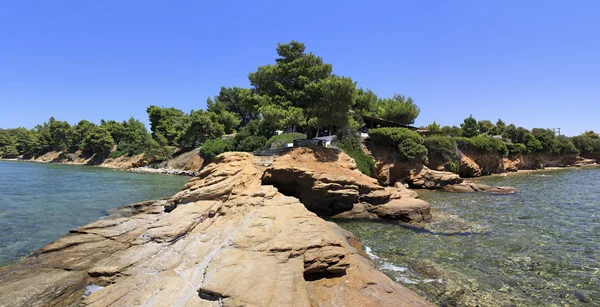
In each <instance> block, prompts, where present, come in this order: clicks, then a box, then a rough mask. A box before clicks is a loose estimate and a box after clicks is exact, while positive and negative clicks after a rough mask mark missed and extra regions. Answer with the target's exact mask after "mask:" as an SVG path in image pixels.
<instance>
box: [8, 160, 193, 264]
mask: <svg viewBox="0 0 600 307" xmlns="http://www.w3.org/2000/svg"><path fill="white" fill-rule="evenodd" d="M188 179H189V178H188V177H182V176H169V175H155V174H138V173H131V172H123V171H117V170H112V169H103V168H97V167H89V166H75V165H60V164H41V163H29V162H10V161H0V266H2V265H5V264H7V263H11V262H14V261H16V260H18V259H19V258H20V257H22V256H24V255H27V254H28V253H30V252H32V251H34V250H36V249H38V248H40V247H42V246H44V245H45V244H48V243H50V242H52V241H54V240H56V239H58V238H60V237H62V236H64V235H65V234H67V233H68V231H69V230H70V229H73V228H77V227H80V226H83V225H86V224H88V223H90V222H93V221H96V220H97V219H98V218H99V217H101V216H104V215H106V213H107V211H108V210H110V209H113V208H116V207H120V206H124V205H127V204H131V203H135V202H139V201H143V200H150V199H158V198H164V197H169V196H172V195H173V194H175V193H176V192H178V191H179V190H181V188H182V187H183V184H185V182H187V180H188Z"/></svg>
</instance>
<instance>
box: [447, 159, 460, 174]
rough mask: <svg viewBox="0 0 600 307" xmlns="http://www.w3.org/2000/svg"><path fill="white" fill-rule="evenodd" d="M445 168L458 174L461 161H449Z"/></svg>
mask: <svg viewBox="0 0 600 307" xmlns="http://www.w3.org/2000/svg"><path fill="white" fill-rule="evenodd" d="M444 168H445V169H446V170H447V171H449V172H452V173H454V174H458V172H459V171H460V162H459V161H448V162H446V163H445V164H444Z"/></svg>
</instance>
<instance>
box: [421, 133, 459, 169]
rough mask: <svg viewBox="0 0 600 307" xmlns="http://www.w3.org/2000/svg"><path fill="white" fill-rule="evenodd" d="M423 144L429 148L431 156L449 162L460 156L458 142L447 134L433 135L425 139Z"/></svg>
mask: <svg viewBox="0 0 600 307" xmlns="http://www.w3.org/2000/svg"><path fill="white" fill-rule="evenodd" d="M423 145H424V146H425V147H426V148H427V152H428V155H429V157H430V158H431V157H433V156H436V157H439V158H441V159H442V161H443V162H444V163H445V162H448V161H453V160H457V159H459V158H460V156H459V154H458V152H457V148H456V142H455V141H454V140H453V139H452V138H449V137H446V136H432V137H428V138H426V139H425V140H424V142H423Z"/></svg>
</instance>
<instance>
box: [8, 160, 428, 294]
mask: <svg viewBox="0 0 600 307" xmlns="http://www.w3.org/2000/svg"><path fill="white" fill-rule="evenodd" d="M215 161H216V163H213V164H211V165H209V166H208V167H206V168H205V169H204V170H203V171H202V173H201V175H200V176H199V177H197V178H194V179H192V180H190V182H189V183H188V184H187V185H186V186H185V188H184V190H183V191H182V192H180V193H178V194H177V195H175V196H174V197H173V198H172V199H170V200H168V201H166V202H165V201H157V202H146V203H141V204H136V205H132V206H127V207H125V208H123V209H122V210H121V212H120V213H119V210H116V212H115V211H113V214H114V216H112V217H110V218H108V219H106V220H100V221H98V222H95V223H92V224H90V225H86V226H83V227H80V228H78V229H76V230H74V231H72V232H71V233H70V234H69V235H67V236H66V237H64V238H62V239H59V240H57V241H56V242H54V243H52V244H50V245H48V246H46V247H44V248H43V249H42V250H40V251H39V252H38V253H36V255H35V256H33V257H28V258H25V259H23V260H22V261H20V262H19V263H17V264H15V265H11V266H7V267H4V268H1V269H0V302H2V305H3V306H31V305H68V306H77V305H86V306H109V305H114V306H133V305H153V306H175V305H176V306H430V304H429V303H427V302H426V301H425V300H424V299H422V298H420V297H419V296H417V295H416V294H414V293H413V292H411V291H410V290H407V289H406V288H404V287H403V286H401V285H400V284H397V283H395V282H393V281H392V280H390V278H389V277H387V276H386V275H385V274H383V273H381V272H379V271H377V270H376V269H375V267H374V266H373V264H372V263H371V261H370V260H369V259H367V258H365V255H364V252H362V250H361V248H360V245H359V244H358V242H357V241H356V239H355V238H354V239H352V238H351V235H349V234H348V232H346V231H344V230H342V229H341V228H339V227H338V226H337V225H335V224H332V223H330V222H326V221H324V220H322V219H321V218H319V217H318V216H317V215H315V214H314V213H312V212H310V211H308V210H307V209H306V207H305V206H304V205H303V204H302V203H301V202H300V201H299V200H298V199H297V198H294V197H289V196H285V195H283V194H281V193H279V192H278V191H277V189H276V188H275V187H273V186H270V185H262V184H261V177H260V172H259V171H258V170H257V169H256V167H255V166H254V164H253V157H252V156H251V155H249V154H245V153H228V154H223V155H220V156H218V157H217V158H216V159H215ZM343 176H351V175H349V174H345V175H340V177H337V178H335V179H336V180H331V181H326V180H322V181H321V182H322V183H323V184H330V183H337V184H340V185H341V186H343V187H346V188H345V189H336V191H343V190H354V191H359V192H360V195H362V194H365V195H367V194H369V193H371V192H373V191H374V190H381V188H375V189H368V188H365V187H367V186H371V185H370V184H369V183H368V182H366V181H365V182H362V181H356V180H347V181H345V180H342V179H341V178H342V177H343ZM320 178H321V179H322V178H333V177H330V176H323V177H320ZM357 182H358V184H357ZM352 185H356V186H357V187H351V186H352ZM373 187H377V186H376V185H373ZM344 193H347V194H351V193H350V192H340V194H344ZM332 197H333V196H332ZM336 197H342V196H336ZM344 197H349V196H343V197H342V198H344ZM352 197H355V196H352ZM370 197H375V199H378V197H379V196H378V195H375V194H373V195H371V196H370ZM400 200H401V201H402V199H400ZM396 201H397V200H393V201H392V202H396ZM380 206H387V205H380ZM165 207H170V211H169V210H167V211H169V212H167V211H165V210H164V208H165ZM373 207H378V206H373ZM161 208H163V210H160V209H161ZM397 211H399V210H397ZM89 285H98V286H102V287H103V288H99V287H97V289H99V290H98V291H96V292H94V293H91V294H89V295H87V296H86V297H85V298H84V297H83V294H84V292H85V289H86V287H87V286H89Z"/></svg>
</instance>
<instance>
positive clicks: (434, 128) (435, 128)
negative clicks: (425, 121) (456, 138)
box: [427, 121, 442, 132]
mask: <svg viewBox="0 0 600 307" xmlns="http://www.w3.org/2000/svg"><path fill="white" fill-rule="evenodd" d="M427 130H429V131H434V132H438V131H442V128H441V127H440V125H438V123H436V122H435V121H433V123H431V124H429V125H427Z"/></svg>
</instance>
